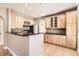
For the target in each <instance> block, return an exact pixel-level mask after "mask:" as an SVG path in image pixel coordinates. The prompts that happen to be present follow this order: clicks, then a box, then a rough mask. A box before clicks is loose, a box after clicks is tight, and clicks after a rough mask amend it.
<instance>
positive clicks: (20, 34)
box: [7, 32, 43, 36]
mask: <svg viewBox="0 0 79 59" xmlns="http://www.w3.org/2000/svg"><path fill="white" fill-rule="evenodd" d="M7 33H9V34H14V35H18V36H29V35H37V34H43V33H37V34H32V33H28V34H23V33H18V34H16V33H11V32H7Z"/></svg>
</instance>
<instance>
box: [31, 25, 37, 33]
mask: <svg viewBox="0 0 79 59" xmlns="http://www.w3.org/2000/svg"><path fill="white" fill-rule="evenodd" d="M30 33H32V34H37V33H38V25H31V26H30Z"/></svg>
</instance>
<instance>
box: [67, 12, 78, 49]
mask: <svg viewBox="0 0 79 59" xmlns="http://www.w3.org/2000/svg"><path fill="white" fill-rule="evenodd" d="M76 17H77V16H76V11H69V12H66V19H67V22H66V24H67V26H66V34H67V39H66V40H67V43H66V45H67V47H71V48H75V49H76V20H77V19H76Z"/></svg>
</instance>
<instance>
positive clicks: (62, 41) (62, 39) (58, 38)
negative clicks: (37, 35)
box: [44, 34, 66, 46]
mask: <svg viewBox="0 0 79 59" xmlns="http://www.w3.org/2000/svg"><path fill="white" fill-rule="evenodd" d="M44 41H45V42H49V43H54V44H57V45H62V46H66V36H64V35H53V34H45V35H44Z"/></svg>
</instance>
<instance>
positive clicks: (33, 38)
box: [2, 3, 79, 56]
mask: <svg viewBox="0 0 79 59" xmlns="http://www.w3.org/2000/svg"><path fill="white" fill-rule="evenodd" d="M2 5H7V4H2ZM9 5H10V4H9ZM14 5H15V6H16V5H17V4H14ZM19 5H20V4H19ZM26 5H27V4H25V6H26ZM28 5H30V4H28ZM32 5H34V4H32ZM36 5H38V6H39V5H40V6H43V5H46V4H40V3H39V4H36ZM47 5H48V7H50V6H51V7H52V6H53V5H54V6H53V7H52V8H53V9H52V10H57V9H54V8H55V5H57V4H47ZM58 5H60V7H62V8H61V9H62V10H61V9H60V10H59V11H58V10H57V11H58V12H55V13H51V14H46V15H43V16H41V17H30V16H26V15H25V14H23V13H20V12H18V11H16V10H15V9H13V8H11V7H10V6H9V8H6V12H7V25H5V26H6V28H7V30H6V31H5V34H4V36H5V39H4V48H7V49H8V50H9V51H10V52H11V53H12V54H13V55H17V56H43V55H45V56H48V55H49V56H52V55H54V52H52V51H54V50H53V48H54V47H53V46H56V47H61V48H60V50H62V49H63V50H64V49H69V50H70V51H71V52H73V51H75V52H76V53H75V55H77V53H78V52H77V51H78V47H79V45H78V44H79V43H78V39H77V35H78V33H77V30H78V28H77V18H78V17H77V15H78V11H79V6H78V5H76V4H75V3H74V4H71V3H70V4H69V5H70V6H67V5H68V4H66V3H65V5H66V6H67V9H65V7H66V6H65V7H64V6H62V5H64V4H58ZM34 6H35V5H34ZM71 6H72V7H71ZM60 7H59V8H60ZM37 8H40V7H37ZM46 8H47V7H46ZM31 9H32V8H29V10H31ZM44 11H45V10H44ZM49 11H51V10H49ZM46 12H47V11H46ZM46 12H45V13H46ZM53 12H54V11H53ZM27 13H29V12H27ZM38 13H39V12H38ZM36 15H37V14H36ZM45 45H46V46H45ZM51 45H52V47H50V46H51ZM49 48H50V49H49ZM50 50H51V51H50ZM69 50H68V51H69ZM58 52H59V51H58ZM43 53H44V54H43ZM50 53H51V54H50ZM56 53H57V52H56ZM61 53H62V52H59V55H60V54H61ZM66 53H69V52H66ZM57 55H58V54H57ZM62 55H65V54H62ZM69 55H74V53H72V54H71V53H70V54H69Z"/></svg>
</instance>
